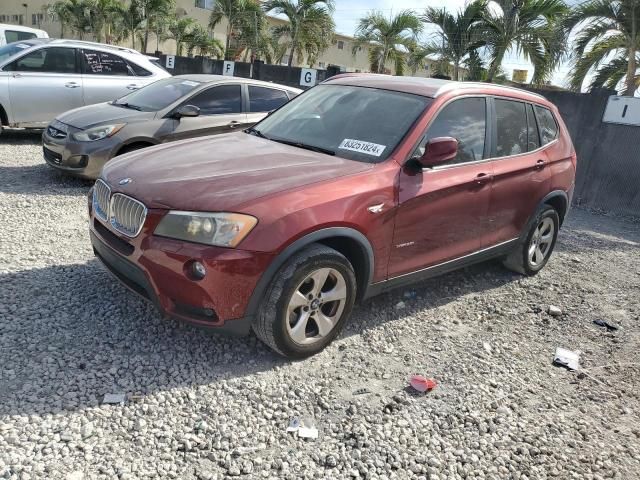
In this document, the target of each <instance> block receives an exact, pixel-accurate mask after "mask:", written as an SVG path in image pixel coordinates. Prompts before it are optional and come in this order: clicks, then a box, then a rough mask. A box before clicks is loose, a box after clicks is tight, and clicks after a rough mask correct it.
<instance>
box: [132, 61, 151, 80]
mask: <svg viewBox="0 0 640 480" xmlns="http://www.w3.org/2000/svg"><path fill="white" fill-rule="evenodd" d="M129 67H131V70H133V73H135V74H136V76H138V77H149V76H151V72H150V71H149V70H147V69H146V68H142V67H141V66H140V65H137V64H135V63H133V62H129Z"/></svg>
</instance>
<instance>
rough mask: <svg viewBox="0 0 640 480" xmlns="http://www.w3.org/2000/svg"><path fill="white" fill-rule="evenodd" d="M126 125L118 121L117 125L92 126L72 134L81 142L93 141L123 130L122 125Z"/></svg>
mask: <svg viewBox="0 0 640 480" xmlns="http://www.w3.org/2000/svg"><path fill="white" fill-rule="evenodd" d="M125 125H126V124H125V123H118V124H116V125H105V126H104V127H95V128H90V129H89V130H83V131H82V132H76V133H74V134H73V135H71V136H72V137H73V138H74V139H75V140H77V141H79V142H93V141H95V140H102V139H103V138H106V137H111V136H113V135H115V134H116V133H118V132H119V131H120V130H122V127H124V126H125Z"/></svg>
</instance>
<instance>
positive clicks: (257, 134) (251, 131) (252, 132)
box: [244, 127, 270, 140]
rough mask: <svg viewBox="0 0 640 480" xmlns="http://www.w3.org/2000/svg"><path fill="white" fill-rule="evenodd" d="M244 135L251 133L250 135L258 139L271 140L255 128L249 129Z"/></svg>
mask: <svg viewBox="0 0 640 480" xmlns="http://www.w3.org/2000/svg"><path fill="white" fill-rule="evenodd" d="M244 133H249V134H252V135H255V136H256V137H260V138H266V139H267V140H270V138H269V137H267V136H266V135H265V134H264V133H262V132H261V131H260V130H258V129H256V128H253V127H249V128H247V129H245V131H244Z"/></svg>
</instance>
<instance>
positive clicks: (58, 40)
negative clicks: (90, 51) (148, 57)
mask: <svg viewBox="0 0 640 480" xmlns="http://www.w3.org/2000/svg"><path fill="white" fill-rule="evenodd" d="M53 42H55V43H73V44H80V45H86V46H88V47H100V48H107V49H109V50H117V51H120V52H127V53H134V54H135V53H137V54H138V55H142V54H141V53H140V52H138V51H137V50H133V49H131V48H127V47H120V46H118V45H110V44H108V43H98V42H89V41H87V40H73V39H70V38H56V39H55V40H53Z"/></svg>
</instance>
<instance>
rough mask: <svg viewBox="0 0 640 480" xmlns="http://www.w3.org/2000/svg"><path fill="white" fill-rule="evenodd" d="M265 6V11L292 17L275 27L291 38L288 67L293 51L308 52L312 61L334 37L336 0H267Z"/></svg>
mask: <svg viewBox="0 0 640 480" xmlns="http://www.w3.org/2000/svg"><path fill="white" fill-rule="evenodd" d="M263 9H264V11H265V12H274V13H275V14H276V15H284V16H286V17H287V19H288V20H289V22H288V23H287V24H284V25H280V26H278V27H275V28H274V33H275V34H276V35H277V36H280V37H282V36H285V37H286V38H288V39H289V48H290V50H289V60H288V61H287V65H289V66H291V64H292V63H293V56H294V54H296V53H297V54H298V57H302V55H303V54H304V53H306V54H307V56H308V58H309V59H311V60H313V59H314V58H317V56H318V55H319V54H320V53H322V52H323V51H324V50H326V49H327V48H328V47H329V45H330V44H331V42H332V40H333V36H334V33H335V23H334V21H333V18H332V16H331V14H332V13H333V9H334V1H333V0H268V1H267V2H266V3H265V4H264V6H263Z"/></svg>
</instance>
